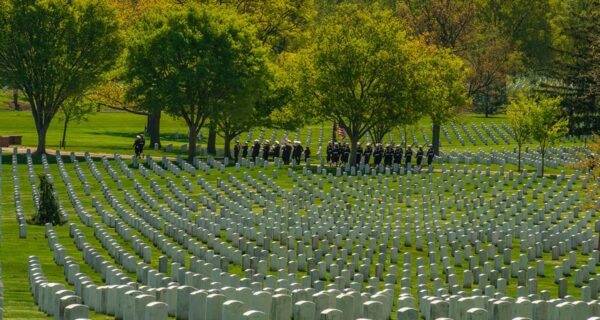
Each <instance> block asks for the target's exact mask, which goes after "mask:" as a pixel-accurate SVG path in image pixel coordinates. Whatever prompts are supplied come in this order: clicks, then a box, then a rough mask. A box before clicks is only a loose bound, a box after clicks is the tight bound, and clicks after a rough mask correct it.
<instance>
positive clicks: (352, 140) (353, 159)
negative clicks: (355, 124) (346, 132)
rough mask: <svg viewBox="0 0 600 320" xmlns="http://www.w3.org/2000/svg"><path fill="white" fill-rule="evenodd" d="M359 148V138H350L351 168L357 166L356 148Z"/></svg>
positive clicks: (352, 136)
mask: <svg viewBox="0 0 600 320" xmlns="http://www.w3.org/2000/svg"><path fill="white" fill-rule="evenodd" d="M357 146H358V137H355V136H354V135H351V136H350V159H349V160H348V162H349V163H350V166H351V167H352V166H355V165H356V147H357Z"/></svg>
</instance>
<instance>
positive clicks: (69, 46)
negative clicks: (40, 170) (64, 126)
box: [0, 0, 122, 154]
mask: <svg viewBox="0 0 600 320" xmlns="http://www.w3.org/2000/svg"><path fill="white" fill-rule="evenodd" d="M121 48H122V37H121V35H120V32H119V24H118V21H117V19H116V16H115V13H114V11H113V10H112V9H111V8H110V7H109V6H107V5H106V4H105V3H104V2H102V1H100V0H71V1H67V0H44V1H36V0H0V80H3V81H4V82H6V83H9V84H11V85H13V86H14V87H16V88H18V89H20V90H22V92H23V93H24V94H25V96H26V97H27V100H28V102H29V104H30V105H31V112H32V114H33V119H34V121H35V127H36V130H37V134H38V144H37V150H36V153H37V154H42V153H45V152H46V133H47V131H48V128H49V126H50V123H51V121H52V119H53V118H54V116H55V115H56V113H57V112H58V110H59V109H60V107H61V106H62V105H63V103H64V102H65V101H66V100H67V99H68V98H70V97H75V96H77V95H79V94H81V93H82V92H83V91H85V90H86V89H88V88H90V87H91V86H93V85H94V84H96V83H98V81H99V80H100V77H101V75H102V74H103V73H104V72H106V71H108V70H109V69H110V68H111V67H112V65H113V63H114V62H115V60H116V58H117V57H118V55H119V54H120V52H121Z"/></svg>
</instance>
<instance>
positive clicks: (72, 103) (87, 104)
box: [60, 96, 96, 149]
mask: <svg viewBox="0 0 600 320" xmlns="http://www.w3.org/2000/svg"><path fill="white" fill-rule="evenodd" d="M95 108H96V104H95V103H94V102H93V101H91V100H89V98H87V97H85V96H79V97H75V98H72V99H69V100H67V101H65V103H64V104H63V105H62V106H61V108H60V110H61V111H62V120H63V134H62V139H61V141H60V147H61V148H63V149H64V148H66V147H67V126H68V125H69V123H70V122H73V121H74V122H76V123H79V122H81V121H83V120H87V118H86V116H87V115H89V114H90V113H93V112H94V109H95Z"/></svg>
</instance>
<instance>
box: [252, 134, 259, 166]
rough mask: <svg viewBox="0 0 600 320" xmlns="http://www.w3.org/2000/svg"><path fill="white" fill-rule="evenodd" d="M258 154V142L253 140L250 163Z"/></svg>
mask: <svg viewBox="0 0 600 320" xmlns="http://www.w3.org/2000/svg"><path fill="white" fill-rule="evenodd" d="M259 153H260V142H259V141H258V139H256V140H254V145H253V146H252V162H254V161H256V157H258V154H259Z"/></svg>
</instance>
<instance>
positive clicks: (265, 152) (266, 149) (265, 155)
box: [263, 141, 271, 161]
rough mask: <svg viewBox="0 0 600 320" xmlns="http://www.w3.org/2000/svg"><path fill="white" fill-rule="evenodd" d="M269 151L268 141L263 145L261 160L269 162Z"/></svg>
mask: <svg viewBox="0 0 600 320" xmlns="http://www.w3.org/2000/svg"><path fill="white" fill-rule="evenodd" d="M269 151H271V146H270V145H269V141H265V143H264V144H263V159H264V160H265V161H269Z"/></svg>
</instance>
